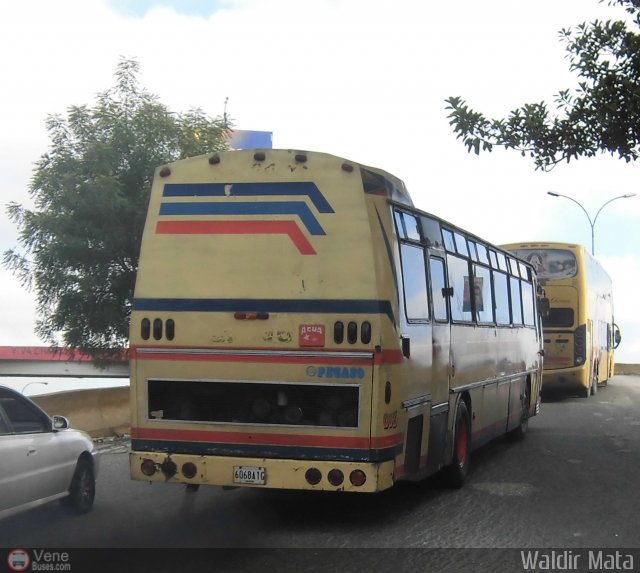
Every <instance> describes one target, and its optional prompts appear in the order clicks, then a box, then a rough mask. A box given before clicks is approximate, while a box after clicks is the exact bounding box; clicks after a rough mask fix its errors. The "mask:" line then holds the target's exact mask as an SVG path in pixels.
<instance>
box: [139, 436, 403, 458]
mask: <svg viewBox="0 0 640 573" xmlns="http://www.w3.org/2000/svg"><path fill="white" fill-rule="evenodd" d="M131 449H132V450H133V451H137V452H171V453H172V454H194V455H199V456H207V455H209V456H237V457H255V458H279V459H284V458H286V459H296V460H297V459H300V460H344V461H354V462H383V461H387V460H392V459H394V458H395V457H396V456H397V455H399V454H401V453H402V449H403V448H402V444H398V445H397V446H392V447H388V448H378V449H367V450H363V449H351V448H319V447H315V448H313V447H304V446H273V445H265V444H224V443H219V444H218V443H212V442H181V441H170V440H140V439H132V440H131Z"/></svg>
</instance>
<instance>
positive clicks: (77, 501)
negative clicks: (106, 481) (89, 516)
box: [63, 460, 96, 514]
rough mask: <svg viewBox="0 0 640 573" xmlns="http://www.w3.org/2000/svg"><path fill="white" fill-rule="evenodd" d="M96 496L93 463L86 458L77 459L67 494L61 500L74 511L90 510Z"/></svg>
mask: <svg viewBox="0 0 640 573" xmlns="http://www.w3.org/2000/svg"><path fill="white" fill-rule="evenodd" d="M95 496H96V477H95V474H94V472H93V465H92V464H91V462H89V461H87V460H79V461H78V465H77V466H76V471H75V472H74V474H73V478H72V479H71V484H70V485H69V496H68V497H66V498H65V499H64V500H63V501H64V502H65V505H66V506H67V507H69V509H71V510H72V511H73V512H74V513H77V514H83V513H87V512H89V511H91V509H92V508H93V500H94V499H95Z"/></svg>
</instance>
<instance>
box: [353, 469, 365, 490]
mask: <svg viewBox="0 0 640 573" xmlns="http://www.w3.org/2000/svg"><path fill="white" fill-rule="evenodd" d="M349 481H350V482H351V484H352V485H355V486H356V487H360V486H361V485H364V482H366V481H367V474H365V473H364V472H363V471H362V470H353V471H352V472H351V473H350V474H349Z"/></svg>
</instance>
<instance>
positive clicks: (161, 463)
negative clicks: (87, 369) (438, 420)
mask: <svg viewBox="0 0 640 573" xmlns="http://www.w3.org/2000/svg"><path fill="white" fill-rule="evenodd" d="M145 460H150V461H151V462H153V464H154V465H155V469H156V471H155V473H154V474H153V475H151V476H149V475H146V474H144V473H142V469H141V466H142V463H143V462H144V461H145ZM129 461H130V469H131V478H132V479H134V480H140V481H149V482H157V483H183V484H203V485H219V486H232V487H234V486H239V487H258V488H275V489H294V490H318V491H322V490H324V491H352V492H363V493H373V492H376V491H382V490H384V489H388V488H390V487H391V486H392V485H393V483H394V469H395V462H394V461H393V460H389V461H385V462H379V463H371V462H345V461H324V460H292V459H271V458H269V459H267V458H248V457H229V456H224V457H223V456H207V455H193V454H168V453H166V452H137V451H132V452H131V453H130V456H129ZM146 463H147V466H149V465H151V464H150V462H149V461H147V462H146ZM185 464H194V465H195V467H196V468H197V472H196V474H195V476H193V477H186V476H185V475H184V473H183V471H184V469H183V468H184V465H185ZM247 466H248V467H260V468H264V470H265V483H264V485H251V484H239V483H237V482H236V481H234V473H235V471H234V470H235V468H237V467H247ZM163 468H164V470H165V471H164V472H163ZM310 469H316V470H318V471H319V472H320V476H321V478H320V481H319V482H318V483H317V484H315V485H312V484H310V483H309V482H308V481H307V479H306V474H307V471H308V470H310ZM167 470H169V471H167ZM173 470H175V473H173ZM331 470H340V471H341V472H342V474H343V475H344V481H343V482H342V483H341V484H339V485H332V484H331V483H329V480H328V477H327V476H328V474H329V472H330V471H331ZM354 470H360V471H361V472H364V474H365V475H366V481H365V482H364V484H362V485H360V486H355V485H353V484H352V483H351V481H350V475H351V473H352V472H353V471H354ZM187 473H188V472H187ZM171 474H173V475H171Z"/></svg>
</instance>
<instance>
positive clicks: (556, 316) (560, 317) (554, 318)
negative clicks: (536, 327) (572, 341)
mask: <svg viewBox="0 0 640 573" xmlns="http://www.w3.org/2000/svg"><path fill="white" fill-rule="evenodd" d="M542 326H555V327H561V328H568V327H570V326H573V309H572V308H550V309H549V316H543V317H542Z"/></svg>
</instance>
